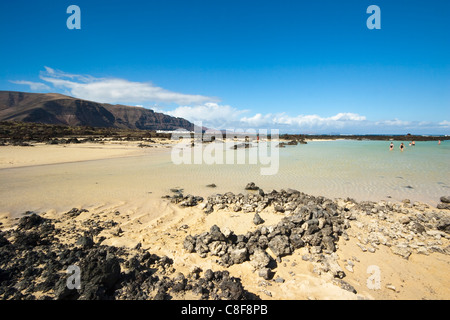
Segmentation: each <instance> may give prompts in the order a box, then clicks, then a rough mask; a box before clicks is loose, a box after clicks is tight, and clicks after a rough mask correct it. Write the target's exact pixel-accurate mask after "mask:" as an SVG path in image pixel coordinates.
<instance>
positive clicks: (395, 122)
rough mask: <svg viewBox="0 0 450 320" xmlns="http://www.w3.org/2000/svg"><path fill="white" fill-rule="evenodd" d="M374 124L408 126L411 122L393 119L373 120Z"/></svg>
mask: <svg viewBox="0 0 450 320" xmlns="http://www.w3.org/2000/svg"><path fill="white" fill-rule="evenodd" d="M375 124H376V125H386V126H410V125H411V124H412V122H411V121H403V120H399V119H394V120H383V121H377V122H375Z"/></svg>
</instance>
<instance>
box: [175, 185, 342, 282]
mask: <svg viewBox="0 0 450 320" xmlns="http://www.w3.org/2000/svg"><path fill="white" fill-rule="evenodd" d="M207 205H212V206H215V207H218V208H224V207H228V208H231V209H232V210H234V211H236V206H238V207H239V208H241V210H243V211H245V212H256V214H255V218H254V223H255V224H257V225H258V224H261V223H263V222H261V221H260V219H261V217H260V216H259V215H258V212H260V211H262V210H263V209H264V208H266V207H267V206H269V205H273V206H274V208H275V211H278V212H289V213H290V214H289V215H287V216H285V217H283V218H282V219H281V221H280V222H279V223H278V224H277V225H273V226H261V227H259V228H258V229H257V230H255V231H253V232H247V233H246V234H243V235H235V234H234V233H233V232H232V231H230V230H226V231H222V230H221V229H220V228H219V227H218V226H216V225H215V226H213V227H212V228H211V229H210V231H209V232H204V233H202V234H198V235H189V236H187V237H186V238H185V240H184V248H185V249H186V250H187V251H188V252H197V253H198V254H199V255H200V256H201V257H206V256H207V255H208V254H210V255H212V256H217V257H219V258H220V260H219V263H220V264H222V265H224V266H226V267H228V266H231V265H233V264H240V263H243V262H245V261H250V263H251V264H252V266H254V267H255V269H257V270H258V273H259V274H260V275H261V276H262V277H264V278H270V277H271V276H272V272H271V271H270V269H273V268H274V267H275V266H276V262H275V261H273V259H272V258H271V256H270V255H269V254H268V253H267V252H266V249H269V250H270V251H271V252H272V254H273V256H275V257H276V260H278V261H281V257H284V256H287V255H290V254H292V252H293V251H294V250H296V249H299V248H302V247H304V246H308V247H311V248H312V249H311V250H312V251H313V252H315V253H317V254H319V253H322V252H324V253H328V254H332V253H333V252H334V251H336V242H337V241H338V239H339V236H340V235H342V234H343V233H344V232H345V229H346V228H348V227H349V224H348V222H347V221H346V220H345V219H344V218H343V217H342V216H341V215H340V213H339V211H338V208H337V206H336V204H335V203H334V202H333V201H331V200H328V199H325V198H323V197H312V196H308V195H305V194H303V193H301V192H299V191H296V190H292V189H288V190H282V191H281V192H277V191H272V192H271V193H268V194H264V195H261V194H248V195H242V194H239V195H234V194H232V193H226V194H225V195H215V196H211V197H209V198H208V202H207ZM258 217H259V218H258ZM255 221H256V222H255Z"/></svg>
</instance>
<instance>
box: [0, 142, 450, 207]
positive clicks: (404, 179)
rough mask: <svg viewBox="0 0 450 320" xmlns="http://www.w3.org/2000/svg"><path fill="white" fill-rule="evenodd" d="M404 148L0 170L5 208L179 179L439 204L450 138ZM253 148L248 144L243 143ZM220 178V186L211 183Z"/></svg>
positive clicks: (123, 197) (127, 198) (91, 198)
mask: <svg viewBox="0 0 450 320" xmlns="http://www.w3.org/2000/svg"><path fill="white" fill-rule="evenodd" d="M408 143H409V142H408V141H405V144H406V148H405V151H404V152H400V150H399V148H398V146H399V145H400V143H399V142H395V149H394V151H389V142H386V141H348V140H338V141H311V142H309V143H308V144H307V145H297V146H287V147H285V148H280V149H278V151H279V161H280V163H279V170H278V173H277V174H275V175H268V176H263V175H261V172H260V169H261V167H263V165H261V164H258V163H257V164H256V165H250V164H248V163H247V164H229V165H226V164H224V165H207V164H200V165H195V164H182V165H175V164H174V163H173V162H172V160H171V154H170V150H169V151H168V152H167V153H159V154H152V153H151V152H149V153H148V154H146V155H143V156H137V157H129V158H117V159H107V160H95V161H86V162H78V163H66V164H57V165H45V166H39V167H24V168H14V169H2V170H0V181H2V183H1V184H0V203H1V204H2V207H1V208H0V212H11V213H20V212H24V211H26V210H38V211H39V210H49V209H56V210H66V209H71V208H72V207H76V206H91V205H95V204H97V203H114V202H120V201H124V202H128V203H130V202H133V201H136V203H138V202H139V201H141V200H142V199H160V198H161V196H162V195H165V194H170V189H171V188H174V187H179V188H182V189H184V192H185V194H188V193H190V194H195V195H201V196H204V197H206V196H208V195H210V194H212V193H224V192H228V191H232V192H235V193H239V192H242V193H244V192H246V191H245V190H244V187H245V185H246V184H247V183H248V182H255V183H256V184H257V185H258V186H260V187H261V188H263V190H265V191H271V190H272V189H276V190H280V189H282V188H294V189H297V190H299V191H302V192H305V193H308V194H312V195H315V196H319V195H323V196H326V197H329V198H338V197H339V198H346V197H351V198H354V199H356V200H358V201H361V200H373V201H377V200H392V201H401V200H402V199H405V198H408V199H410V200H412V201H421V202H426V203H429V204H431V205H436V203H437V202H438V201H439V198H440V197H441V196H442V195H449V194H450V166H449V164H450V142H448V141H445V142H443V143H442V144H441V145H438V144H437V142H416V146H415V147H409V146H408ZM245 151H246V152H249V149H247V150H245ZM210 183H215V184H216V185H217V188H215V189H211V188H207V187H206V185H207V184H210Z"/></svg>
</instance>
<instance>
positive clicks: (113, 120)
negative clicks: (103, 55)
mask: <svg viewBox="0 0 450 320" xmlns="http://www.w3.org/2000/svg"><path fill="white" fill-rule="evenodd" d="M0 121H22V122H34V123H46V124H58V125H67V126H90V127H105V128H121V129H140V130H176V129H179V128H182V129H187V130H190V131H192V130H194V124H192V123H191V122H189V121H187V120H185V119H183V118H175V117H171V116H168V115H165V114H163V113H157V112H154V111H153V110H150V109H145V108H139V107H131V106H124V105H111V104H107V103H98V102H93V101H88V100H82V99H77V98H74V97H70V96H65V95H62V94H57V93H27V92H15V91H0Z"/></svg>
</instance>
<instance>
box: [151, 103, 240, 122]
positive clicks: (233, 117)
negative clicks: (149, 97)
mask: <svg viewBox="0 0 450 320" xmlns="http://www.w3.org/2000/svg"><path fill="white" fill-rule="evenodd" d="M152 109H153V110H154V111H156V112H162V113H165V114H168V115H171V116H173V117H180V118H184V119H187V120H189V121H191V122H199V121H201V122H202V124H203V125H204V126H208V127H210V128H216V129H225V128H226V127H227V126H228V125H230V124H231V123H234V122H237V121H238V120H239V119H238V117H239V115H241V114H243V113H246V112H248V110H239V109H236V108H233V107H231V106H229V105H220V104H218V103H215V102H207V103H204V104H202V105H195V106H179V107H177V108H175V109H174V110H169V111H164V110H162V109H159V108H157V107H156V108H155V107H152Z"/></svg>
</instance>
